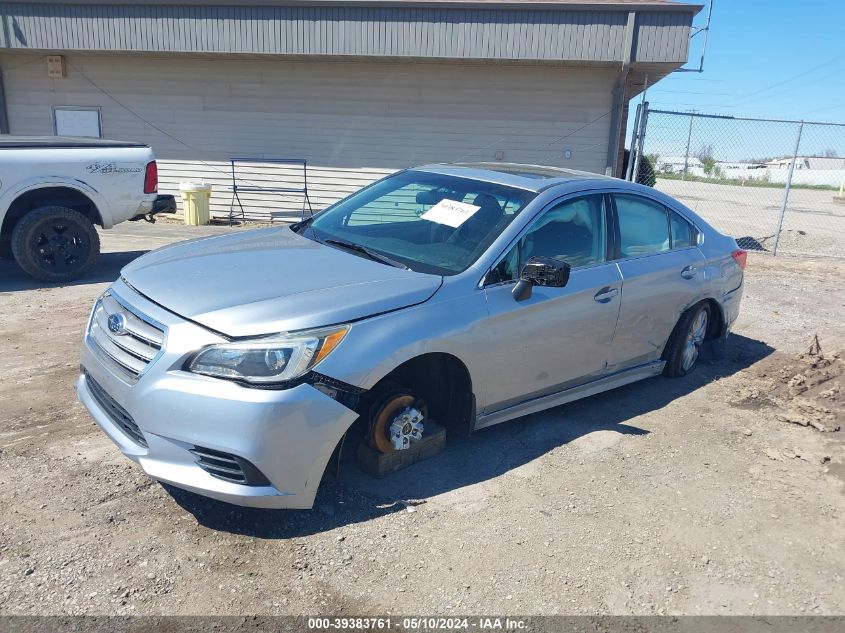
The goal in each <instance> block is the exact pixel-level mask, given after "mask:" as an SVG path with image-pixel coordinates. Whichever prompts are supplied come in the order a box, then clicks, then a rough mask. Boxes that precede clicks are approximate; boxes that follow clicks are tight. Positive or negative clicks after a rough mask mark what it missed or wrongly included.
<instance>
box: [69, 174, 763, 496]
mask: <svg viewBox="0 0 845 633" xmlns="http://www.w3.org/2000/svg"><path fill="white" fill-rule="evenodd" d="M745 258H746V255H745V252H744V251H742V250H741V249H739V248H738V247H737V245H736V242H735V241H734V240H733V239H732V238H730V237H727V236H725V235H722V234H720V233H719V232H718V231H716V230H715V229H713V228H712V227H711V226H709V225H708V224H707V223H706V222H704V221H703V220H702V219H701V218H699V217H698V216H696V215H695V214H694V213H693V212H692V211H690V210H689V209H687V208H686V207H685V206H683V205H682V204H680V203H678V202H677V201H676V200H673V199H672V198H669V197H668V196H666V195H663V194H662V193H660V192H658V191H655V190H654V189H650V188H648V187H643V186H640V185H636V184H632V183H628V182H624V181H621V180H616V179H612V178H605V177H600V176H596V175H593V174H586V173H581V172H574V171H568V170H563V169H555V168H546V167H537V166H530V165H506V164H494V165H489V164H483V165H429V166H424V167H419V168H416V169H411V170H406V171H402V172H399V173H397V174H394V175H392V176H389V177H387V178H385V179H383V180H380V181H378V182H376V183H374V184H372V185H370V186H369V187H366V188H364V189H362V190H360V191H358V192H357V193H355V194H353V195H351V196H349V197H348V198H346V199H345V200H342V201H340V202H338V203H337V204H335V205H333V206H331V207H329V208H327V209H325V210H324V211H322V212H320V213H318V214H316V215H315V216H313V217H312V218H309V219H307V220H304V221H302V222H299V223H298V224H295V225H292V226H289V227H287V226H286V227H281V228H279V227H274V228H267V229H260V230H255V231H248V232H239V233H237V234H231V235H226V236H221V237H213V238H207V239H201V240H195V241H191V242H187V243H183V244H177V245H173V246H170V247H166V248H163V249H160V250H158V251H155V252H153V253H150V254H148V255H145V256H144V257H141V258H139V259H137V260H135V261H134V262H133V263H131V264H130V265H128V266H127V267H126V268H125V269H124V270H123V271H122V274H121V278H120V279H119V280H118V281H116V282H115V283H114V284H113V285H112V286H111V287H110V288H109V290H108V291H106V293H105V294H104V295H103V296H102V297H100V299H99V300H98V301H97V303H96V305H95V306H94V309H93V311H92V314H91V318H90V322H89V324H88V329H87V333H86V336H85V342H84V345H83V351H82V371H81V374H80V377H79V380H78V383H77V390H78V395H79V399H80V400H81V401H82V402H83V403H84V404H85V406H86V407H87V408H88V410H89V411H90V412H91V415H92V416H93V417H94V419H95V420H96V421H97V423H98V424H99V425H100V426H101V427H102V429H103V430H104V431H105V432H106V434H108V436H109V437H111V439H112V440H113V441H114V442H115V443H116V444H117V445H118V446H119V447H120V449H121V450H122V451H123V452H124V454H126V455H127V456H128V457H129V458H130V459H132V460H134V461H136V462H137V463H138V464H140V466H141V467H142V468H143V469H144V470H145V471H146V472H147V473H149V474H150V475H151V476H152V477H154V478H156V479H158V480H161V481H164V482H169V483H171V484H173V485H175V486H178V487H182V488H185V489H188V490H192V491H195V492H198V493H200V494H203V495H207V496H210V497H214V498H217V499H222V500H225V501H229V502H232V503H236V504H241V505H250V506H261V507H275V508H309V507H311V505H312V503H313V501H314V497H315V494H316V491H317V488H318V486H319V483H320V480H321V478H322V476H323V474H324V471H325V470H326V466H327V464H328V462H329V460H330V458H331V457H332V455H333V454H335V453H336V451H337V450H338V447H339V446H341V445H344V442H342V439H343V438H344V437H347V438H349V437H356V438H359V439H360V441H361V442H363V443H365V445H366V446H367V447H368V448H369V450H371V451H376V452H377V453H379V454H380V453H393V452H396V451H404V450H408V449H410V448H413V447H414V445H415V444H416V443H417V442H420V441H422V440H423V439H424V438H425V435H426V433H427V429H428V430H430V429H431V428H434V425H433V424H432V421H437V422H440V423H441V424H443V425H445V426H446V428H447V429H448V431H449V432H450V433H452V432H462V431H463V432H466V431H473V430H477V429H481V428H483V427H486V426H490V425H492V424H496V423H498V422H503V421H505V420H510V419H513V418H517V417H519V416H522V415H525V414H527V413H531V412H534V411H539V410H541V409H546V408H548V407H553V406H556V405H559V404H562V403H565V402H569V401H572V400H575V399H577V398H582V397H585V396H589V395H592V394H595V393H599V392H602V391H606V390H608V389H612V388H614V387H618V386H620V385H624V384H627V383H631V382H634V381H637V380H641V379H643V378H647V377H649V376H654V375H657V374H660V373H661V372H662V373H663V374H665V375H666V376H669V377H672V376H681V375H684V374H686V373H687V372H689V371H691V370H692V369H693V368H694V367H695V364H696V361H697V359H698V356H699V352H700V350H701V349H702V346H703V345H705V344H706V343H708V344H709V343H711V342H712V344H714V345H717V346H718V345H720V344H721V343H723V342H724V341H725V339H726V337H727V334H728V331H729V330H730V328H731V325H732V324H733V323H734V321H735V319H736V317H737V313H738V311H739V304H740V299H741V296H742V288H743V269H744V267H745ZM345 444H348V442H346V443H345Z"/></svg>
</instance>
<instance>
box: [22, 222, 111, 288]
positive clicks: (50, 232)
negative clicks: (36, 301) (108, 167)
mask: <svg viewBox="0 0 845 633" xmlns="http://www.w3.org/2000/svg"><path fill="white" fill-rule="evenodd" d="M99 252H100V238H99V236H98V235H97V231H96V229H94V225H93V224H92V223H91V220H89V219H88V218H86V217H85V216H84V215H82V214H81V213H79V211H74V210H73V209H69V208H67V207H60V206H45V207H39V208H37V209H34V210H32V211H30V212H29V213H27V214H26V215H25V216H23V217H22V218H21V219H20V221H19V222H18V223H17V224H16V225H15V230H14V231H13V232H12V254H14V256H15V259H16V260H17V262H18V265H19V266H20V267H21V268H23V269H24V271H25V272H26V273H28V274H29V275H30V276H32V277H35V278H36V279H38V280H39V281H69V280H71V279H76V278H77V277H81V276H82V275H84V274H85V273H86V272H87V271H88V270H89V269H90V268H91V266H93V265H94V261H95V260H96V259H97V255H98V254H99Z"/></svg>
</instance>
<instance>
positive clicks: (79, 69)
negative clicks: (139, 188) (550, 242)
mask: <svg viewBox="0 0 845 633" xmlns="http://www.w3.org/2000/svg"><path fill="white" fill-rule="evenodd" d="M66 61H67V69H68V75H67V77H66V78H64V79H49V78H48V77H47V70H46V61H45V59H44V57H43V56H35V55H23V54H5V55H3V54H0V66H1V67H2V68H3V73H4V77H5V84H6V99H7V105H8V111H9V122H10V127H11V133H12V134H52V107H53V106H61V105H64V106H68V105H72V106H99V107H100V108H101V109H102V124H103V134H104V136H106V137H108V138H114V139H119V140H123V139H125V140H133V141H143V142H146V143H149V144H150V145H151V146H152V147H153V149H154V150H155V152H156V155H157V157H158V158H159V160H160V164H161V168H160V174H161V182H162V185H161V190H162V191H163V192H168V193H178V185H179V183H180V182H181V181H185V180H192V179H198V178H199V179H204V180H207V181H209V182H211V183H212V184H213V187H214V194H213V208H214V210H215V211H217V212H223V211H225V212H228V209H229V202H230V198H231V193H230V189H229V185H230V184H231V180H230V167H229V164H228V162H227V161H228V158H229V157H230V156H251V157H257V158H272V157H280V158H303V159H306V160H307V161H308V165H309V167H308V182H309V189H310V192H311V200H312V204H313V205H314V206H315V208H322V207H324V206H326V205H327V204H330V203H331V202H334V201H335V200H337V199H339V198H341V197H343V196H345V195H347V194H348V193H350V192H352V191H354V190H356V189H358V188H359V187H361V186H363V185H365V184H368V183H369V182H372V181H373V180H375V179H377V178H379V177H381V176H383V175H385V174H388V173H390V172H392V171H395V170H397V169H401V168H404V167H408V166H413V165H418V164H423V163H430V162H454V161H479V160H488V161H489V160H495V155H496V152H497V151H501V152H503V153H504V160H506V161H509V162H521V163H539V164H549V165H559V166H563V167H572V168H575V169H584V170H587V171H594V172H604V169H605V161H606V154H607V141H608V137H609V121H610V116H609V111H610V108H611V97H610V95H611V89H612V85H613V81H614V79H615V73H614V71H613V70H611V69H606V70H603V69H581V68H562V67H545V66H532V67H517V66H504V65H498V66H491V65H448V66H442V65H436V64H410V63H384V62H380V63H375V62H372V63H363V62H354V63H353V62H301V61H297V62H293V61H278V60H276V61H270V60H261V61H255V60H252V61H246V60H232V59H227V60H203V59H187V58H151V57H129V56H126V57H106V56H89V55H84V56H82V55H68V56H67V58H66ZM91 82H93V83H94V84H96V86H97V87H95V85H93V84H92V83H91ZM103 91H105V92H106V93H108V94H109V95H111V97H113V98H111V97H109V96H106V95H105V94H104V92H103ZM115 100H117V102H120V103H122V104H125V105H126V106H128V107H129V108H131V110H132V111H133V112H134V113H133V112H129V111H128V110H127V109H126V108H124V107H121V106H120V105H118V103H117V102H116V101H115ZM565 150H570V151H571V152H572V157H571V158H570V159H565V158H564V157H563V156H564V151H565ZM248 172H250V173H248V174H247V175H246V176H245V180H246V181H253V182H257V183H258V184H261V185H263V184H265V183H267V184H269V183H279V184H277V186H298V183H299V182H300V180H298V178H299V176H298V175H295V174H294V173H293V172H291V171H290V170H287V171H286V170H285V168H284V167H280V166H273V165H266V164H264V165H261V164H257V165H251V166H248ZM242 184H244V183H243V182H242ZM245 184H249V182H246V183H245ZM242 199H243V200H244V202H245V204H246V205H247V206H248V207H249V208H250V209H251V210H253V211H256V212H266V211H269V210H275V209H286V208H291V207H292V205H293V207H292V208H294V209H299V208H301V203H302V198H301V197H300V196H286V197H283V196H281V195H280V194H275V193H274V194H270V193H258V194H257V193H244V195H243V196H242ZM297 205H298V206H297Z"/></svg>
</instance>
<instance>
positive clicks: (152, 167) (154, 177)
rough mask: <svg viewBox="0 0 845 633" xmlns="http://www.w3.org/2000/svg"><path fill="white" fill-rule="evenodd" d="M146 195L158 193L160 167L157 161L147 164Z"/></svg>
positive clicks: (145, 174)
mask: <svg viewBox="0 0 845 633" xmlns="http://www.w3.org/2000/svg"><path fill="white" fill-rule="evenodd" d="M144 193H158V165H156V162H155V161H152V162H149V163H147V170H146V171H145V172H144Z"/></svg>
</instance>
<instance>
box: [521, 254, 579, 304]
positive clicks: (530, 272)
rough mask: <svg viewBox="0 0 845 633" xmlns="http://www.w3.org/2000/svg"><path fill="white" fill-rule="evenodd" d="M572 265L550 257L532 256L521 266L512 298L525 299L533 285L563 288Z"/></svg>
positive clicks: (567, 281)
mask: <svg viewBox="0 0 845 633" xmlns="http://www.w3.org/2000/svg"><path fill="white" fill-rule="evenodd" d="M571 270H572V267H571V266H570V265H569V264H567V263H566V262H562V261H560V260H557V259H552V258H551V257H532V258H531V259H529V260H528V262H527V263H526V264H525V266H523V268H522V273H521V274H520V276H519V281H518V282H516V286H514V289H513V298H514V299H516V300H517V301H525V300H526V299H528V298H529V297H530V296H531V289H532V288H533V287H534V286H550V287H552V288H563V287H564V286H565V285H566V284H567V283H569V273H570V272H571Z"/></svg>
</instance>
